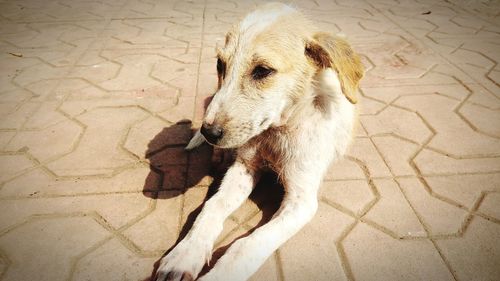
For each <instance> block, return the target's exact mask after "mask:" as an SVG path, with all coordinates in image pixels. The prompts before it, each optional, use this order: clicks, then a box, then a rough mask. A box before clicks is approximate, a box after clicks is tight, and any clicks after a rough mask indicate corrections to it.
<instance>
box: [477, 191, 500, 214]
mask: <svg viewBox="0 0 500 281" xmlns="http://www.w3.org/2000/svg"><path fill="white" fill-rule="evenodd" d="M498 204H500V193H499V192H495V193H488V194H487V195H486V197H485V198H484V199H483V202H482V203H481V206H479V211H480V212H482V213H484V214H486V215H488V216H491V217H493V218H495V219H497V220H500V211H499V210H498Z"/></svg>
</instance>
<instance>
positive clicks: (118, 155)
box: [49, 107, 146, 175]
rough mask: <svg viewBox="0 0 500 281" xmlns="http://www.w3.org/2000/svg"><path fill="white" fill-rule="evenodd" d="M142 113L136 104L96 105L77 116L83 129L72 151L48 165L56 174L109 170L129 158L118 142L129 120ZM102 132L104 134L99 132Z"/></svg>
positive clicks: (105, 172) (107, 172)
mask: <svg viewBox="0 0 500 281" xmlns="http://www.w3.org/2000/svg"><path fill="white" fill-rule="evenodd" d="M145 117H146V113H145V112H144V111H142V110H140V109H138V108H134V109H130V108H120V107H118V108H98V109H95V110H92V111H90V112H87V113H85V114H83V115H82V116H80V117H79V120H80V121H81V122H82V123H84V124H87V125H86V126H88V127H87V128H86V131H85V132H84V134H83V136H82V138H81V139H80V141H79V145H78V147H77V148H76V150H75V151H73V153H71V154H69V155H67V156H64V157H62V158H60V159H58V160H57V161H54V162H52V163H51V164H50V165H49V169H51V170H52V171H54V172H56V174H58V175H92V174H109V173H110V172H112V171H113V170H115V169H116V168H119V167H123V166H125V165H127V164H130V163H132V162H133V158H131V157H130V156H128V155H127V154H126V153H124V152H122V151H121V149H120V147H119V145H120V142H122V141H123V138H124V136H125V133H126V129H128V128H129V127H130V126H131V123H133V122H135V121H138V120H141V119H142V118H145ZM103 133H105V134H103Z"/></svg>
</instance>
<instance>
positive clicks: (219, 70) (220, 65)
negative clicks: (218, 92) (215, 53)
mask: <svg viewBox="0 0 500 281" xmlns="http://www.w3.org/2000/svg"><path fill="white" fill-rule="evenodd" d="M225 72H226V64H225V63H224V62H223V61H222V60H221V59H220V58H217V73H218V74H219V75H221V76H222V77H224V76H225Z"/></svg>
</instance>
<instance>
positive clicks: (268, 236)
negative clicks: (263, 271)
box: [199, 175, 320, 281]
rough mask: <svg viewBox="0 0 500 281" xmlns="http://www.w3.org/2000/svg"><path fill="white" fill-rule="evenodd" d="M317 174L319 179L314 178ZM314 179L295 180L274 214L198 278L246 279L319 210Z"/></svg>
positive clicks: (207, 280)
mask: <svg viewBox="0 0 500 281" xmlns="http://www.w3.org/2000/svg"><path fill="white" fill-rule="evenodd" d="M314 177H316V179H315V178H314ZM314 177H313V178H312V179H313V180H306V181H301V180H298V181H293V182H290V183H289V184H288V185H287V186H286V187H285V188H286V194H285V198H284V199H283V203H282V204H281V207H280V209H279V210H278V211H277V212H276V214H275V215H274V217H273V218H272V219H271V221H269V222H268V223H267V224H265V225H264V226H262V227H260V228H258V229H257V230H255V232H253V233H252V234H251V235H250V236H248V237H246V238H242V239H240V240H238V241H236V242H235V243H234V244H233V245H232V246H231V247H230V248H229V250H228V251H227V252H226V253H225V254H224V255H223V256H222V257H221V258H220V259H219V261H218V262H217V263H216V264H215V266H214V268H213V269H212V270H211V271H209V272H208V273H207V274H206V275H204V276H202V277H201V278H200V279H199V280H203V281H225V280H231V281H238V280H247V279H248V278H249V277H250V276H251V275H252V274H253V273H255V271H257V269H258V268H259V267H260V266H261V265H262V264H263V263H264V262H265V261H266V259H267V258H268V257H269V256H270V255H271V254H272V253H273V252H274V251H275V250H276V249H278V248H279V246H280V245H282V244H283V243H285V242H286V241H287V240H288V239H289V238H290V237H292V236H293V235H294V234H295V233H297V232H298V231H299V230H300V229H301V228H302V227H303V226H304V225H305V224H306V223H307V222H309V221H310V220H311V219H312V217H313V216H314V214H315V213H316V210H317V207H318V202H317V190H318V187H319V184H320V183H319V180H317V179H318V178H320V176H318V175H314Z"/></svg>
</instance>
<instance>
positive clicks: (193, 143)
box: [184, 130, 205, 150]
mask: <svg viewBox="0 0 500 281" xmlns="http://www.w3.org/2000/svg"><path fill="white" fill-rule="evenodd" d="M204 142H205V138H204V137H203V135H202V134H201V132H200V130H197V131H196V133H194V136H193V138H191V140H190V141H189V143H188V145H187V146H186V148H184V149H185V150H193V149H195V148H196V147H198V146H200V145H201V144H203V143H204Z"/></svg>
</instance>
